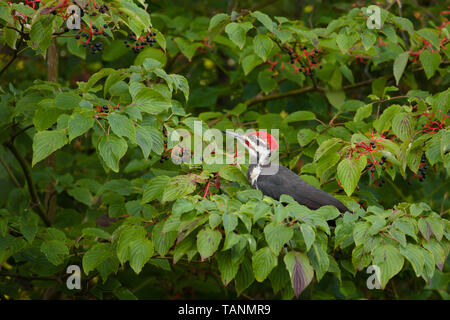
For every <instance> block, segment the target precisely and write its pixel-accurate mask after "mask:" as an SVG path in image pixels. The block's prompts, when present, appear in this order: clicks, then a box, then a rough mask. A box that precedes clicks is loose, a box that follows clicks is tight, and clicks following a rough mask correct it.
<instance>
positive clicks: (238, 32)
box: [225, 22, 253, 49]
mask: <svg viewBox="0 0 450 320" xmlns="http://www.w3.org/2000/svg"><path fill="white" fill-rule="evenodd" d="M251 28H253V25H252V24H251V23H249V22H247V23H237V22H231V23H229V24H227V26H226V27H225V32H226V33H227V35H228V37H229V38H230V40H231V41H233V42H234V43H235V44H236V45H237V46H238V47H239V49H242V48H243V47H244V44H245V40H246V33H247V31H248V30H250V29H251Z"/></svg>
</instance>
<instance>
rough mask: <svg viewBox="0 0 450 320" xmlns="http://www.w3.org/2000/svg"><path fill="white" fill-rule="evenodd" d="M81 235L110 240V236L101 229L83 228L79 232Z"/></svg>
mask: <svg viewBox="0 0 450 320" xmlns="http://www.w3.org/2000/svg"><path fill="white" fill-rule="evenodd" d="M81 234H82V235H83V236H85V237H89V236H90V237H95V238H102V239H111V235H110V234H109V233H108V232H106V231H105V230H103V229H100V228H84V229H83V230H81Z"/></svg>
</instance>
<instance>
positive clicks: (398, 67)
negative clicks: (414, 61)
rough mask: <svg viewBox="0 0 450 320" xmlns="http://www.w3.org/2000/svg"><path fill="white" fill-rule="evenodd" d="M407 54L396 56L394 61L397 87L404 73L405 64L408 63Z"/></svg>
mask: <svg viewBox="0 0 450 320" xmlns="http://www.w3.org/2000/svg"><path fill="white" fill-rule="evenodd" d="M408 58H409V52H403V53H401V54H399V55H398V56H397V58H395V60H394V77H395V83H396V84H397V85H398V83H399V82H400V78H401V77H402V75H403V71H405V67H406V64H407V63H408Z"/></svg>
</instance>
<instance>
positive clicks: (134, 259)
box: [130, 238, 154, 274]
mask: <svg viewBox="0 0 450 320" xmlns="http://www.w3.org/2000/svg"><path fill="white" fill-rule="evenodd" d="M153 252H154V249H153V244H152V242H151V241H150V240H148V239H142V238H140V239H136V240H134V241H131V242H130V266H131V268H132V269H133V270H134V272H136V274H139V273H140V272H141V270H142V267H144V265H145V264H146V263H147V261H148V260H149V259H150V258H151V256H152V255H153Z"/></svg>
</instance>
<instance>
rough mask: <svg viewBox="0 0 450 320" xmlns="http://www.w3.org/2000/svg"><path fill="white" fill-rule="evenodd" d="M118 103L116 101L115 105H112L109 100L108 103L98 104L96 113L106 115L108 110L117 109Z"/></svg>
mask: <svg viewBox="0 0 450 320" xmlns="http://www.w3.org/2000/svg"><path fill="white" fill-rule="evenodd" d="M119 106H120V103H118V104H117V105H115V106H112V105H111V104H110V103H109V102H108V104H104V105H98V106H96V108H97V111H98V114H100V115H107V114H108V113H109V110H110V109H111V110H119Z"/></svg>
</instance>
